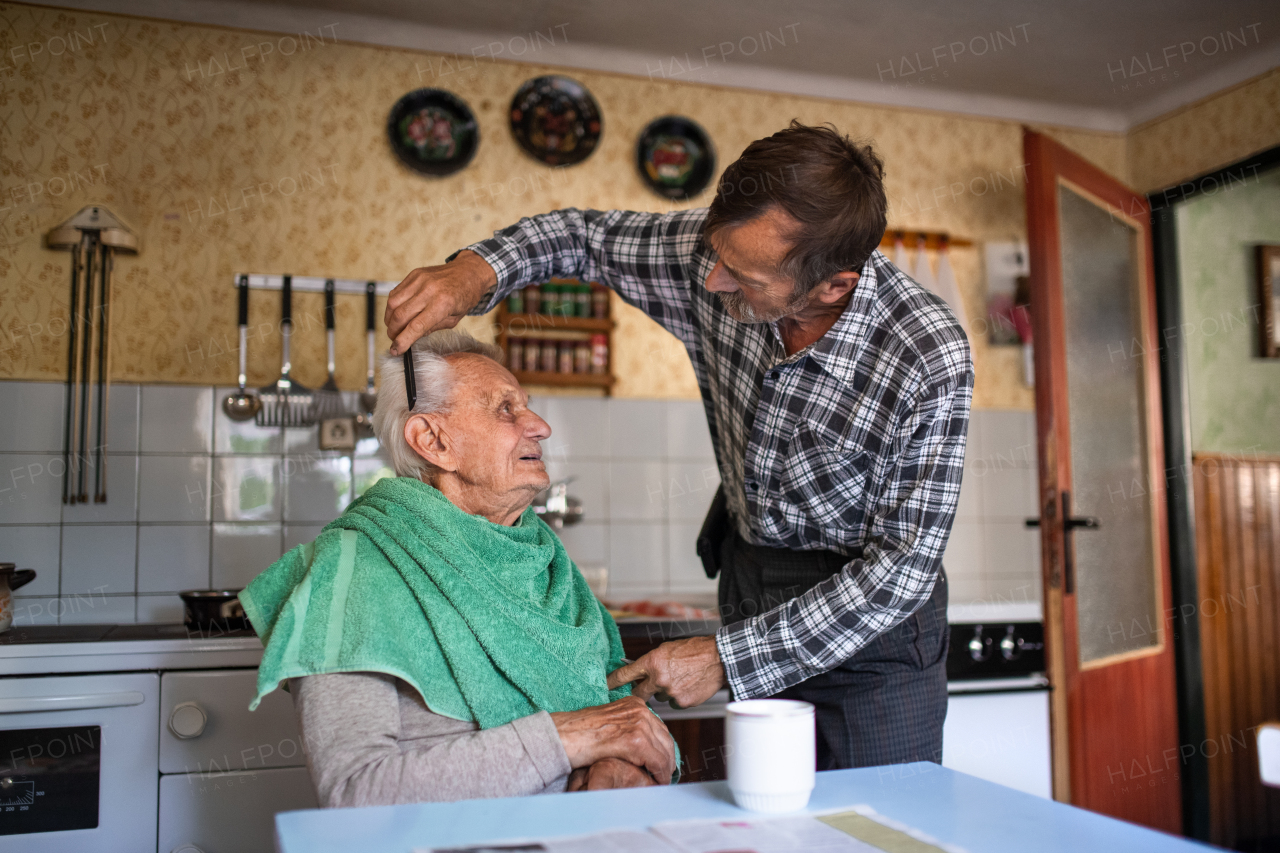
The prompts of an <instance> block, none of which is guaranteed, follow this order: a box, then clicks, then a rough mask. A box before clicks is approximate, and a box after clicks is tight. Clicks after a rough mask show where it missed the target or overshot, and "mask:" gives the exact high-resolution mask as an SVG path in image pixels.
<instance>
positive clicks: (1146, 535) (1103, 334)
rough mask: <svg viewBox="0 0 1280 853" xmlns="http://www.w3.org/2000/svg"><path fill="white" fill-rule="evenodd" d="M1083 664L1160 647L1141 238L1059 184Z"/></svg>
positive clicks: (1072, 476) (1076, 563)
mask: <svg viewBox="0 0 1280 853" xmlns="http://www.w3.org/2000/svg"><path fill="white" fill-rule="evenodd" d="M1058 210H1059V221H1060V223H1061V225H1060V228H1061V238H1062V274H1063V286H1062V301H1063V318H1064V327H1065V338H1066V349H1067V401H1068V405H1069V407H1070V413H1071V479H1072V507H1071V512H1072V515H1075V516H1094V517H1096V518H1098V519H1099V520H1100V521H1101V528H1100V529H1098V530H1088V529H1080V528H1077V529H1076V530H1075V531H1074V532H1073V533H1072V534H1071V536H1072V538H1073V540H1074V544H1075V587H1076V612H1077V614H1078V619H1079V644H1080V662H1081V663H1082V664H1085V663H1088V662H1089V661H1094V660H1098V659H1100V658H1107V657H1111V656H1112V655H1116V654H1121V653H1124V652H1133V651H1138V650H1141V649H1144V648H1148V647H1150V646H1154V645H1157V644H1158V643H1159V635H1158V633H1157V632H1158V629H1159V626H1160V617H1159V611H1158V608H1157V606H1156V601H1157V597H1156V593H1157V591H1158V589H1157V586H1156V583H1157V580H1156V578H1157V575H1156V570H1155V568H1156V567H1155V565H1154V562H1153V560H1154V554H1155V548H1154V547H1153V542H1152V527H1151V501H1150V493H1151V482H1152V480H1151V477H1150V476H1149V472H1148V470H1147V440H1146V434H1145V427H1144V420H1143V412H1144V410H1143V403H1144V401H1145V389H1144V377H1143V373H1144V361H1143V357H1142V356H1143V344H1142V341H1143V340H1144V335H1143V333H1142V315H1141V313H1140V308H1139V301H1138V299H1139V290H1138V281H1137V275H1136V272H1135V270H1136V269H1137V262H1138V261H1137V258H1136V257H1135V255H1134V253H1135V252H1136V251H1137V246H1138V242H1137V240H1136V239H1135V238H1136V232H1135V231H1134V230H1133V229H1132V228H1131V227H1130V226H1129V225H1127V224H1126V223H1125V222H1124V221H1123V220H1121V219H1119V218H1117V217H1114V216H1112V215H1111V213H1110V212H1109V211H1107V210H1106V209H1105V208H1102V207H1099V206H1098V205H1097V204H1095V203H1094V202H1092V201H1090V200H1089V199H1086V198H1084V197H1082V196H1080V195H1079V194H1077V193H1075V192H1072V191H1071V190H1070V189H1069V188H1067V187H1065V186H1059V187H1058Z"/></svg>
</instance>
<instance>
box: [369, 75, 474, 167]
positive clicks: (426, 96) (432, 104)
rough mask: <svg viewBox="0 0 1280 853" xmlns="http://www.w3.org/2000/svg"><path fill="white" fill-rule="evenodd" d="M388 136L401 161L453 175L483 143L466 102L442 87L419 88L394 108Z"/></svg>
mask: <svg viewBox="0 0 1280 853" xmlns="http://www.w3.org/2000/svg"><path fill="white" fill-rule="evenodd" d="M387 136H388V137H389V138H390V140H391V149H392V150H393V151H395V152H396V156H397V157H399V158H400V162H401V163H404V164H405V165H406V166H408V167H409V168H410V169H413V170H414V171H415V172H421V173H422V174H424V175H452V174H453V173H454V172H457V171H458V170H460V169H462V168H464V167H465V166H466V165H467V164H468V163H470V162H471V158H472V157H474V156H475V153H476V148H478V147H479V145H480V127H479V126H478V125H477V124H476V117H475V116H474V115H473V114H472V112H471V108H470V107H468V106H467V104H466V102H465V101H463V100H462V99H461V98H459V97H458V96H457V95H455V94H453V93H452V92H446V91H444V90H443V89H417V90H416V91H413V92H410V93H409V94H407V95H405V96H404V97H403V98H401V99H400V100H398V101H396V105H395V106H394V107H392V108H391V115H390V116H388V117H387Z"/></svg>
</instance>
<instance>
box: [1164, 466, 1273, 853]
mask: <svg viewBox="0 0 1280 853" xmlns="http://www.w3.org/2000/svg"><path fill="white" fill-rule="evenodd" d="M1194 469H1195V473H1196V477H1195V483H1194V490H1195V508H1196V551H1197V559H1198V572H1199V598H1200V601H1199V602H1198V603H1197V605H1196V610H1197V613H1196V618H1198V619H1199V620H1200V634H1201V642H1202V662H1203V670H1204V690H1205V724H1206V735H1207V738H1206V740H1205V741H1204V742H1203V743H1201V744H1183V745H1182V748H1183V750H1184V751H1185V750H1189V749H1192V748H1194V749H1198V750H1201V751H1202V753H1203V755H1204V756H1205V757H1206V758H1207V759H1208V764H1209V786H1210V806H1209V808H1210V820H1211V826H1212V833H1213V835H1212V840H1213V841H1214V842H1216V843H1218V844H1222V845H1224V846H1227V847H1233V848H1236V849H1241V850H1263V849H1276V848H1275V847H1272V846H1270V845H1274V844H1277V843H1278V842H1280V789H1277V788H1267V787H1265V786H1263V784H1262V783H1261V782H1260V781H1259V778H1258V756H1257V746H1256V740H1255V738H1256V733H1255V729H1256V727H1257V726H1258V725H1260V724H1261V723H1264V722H1267V721H1270V720H1280V458H1275V457H1272V458H1259V457H1256V456H1252V455H1247V454H1246V455H1239V456H1227V455H1220V454H1207V453H1206V454H1195V456H1194ZM1184 609H1185V608H1184ZM1179 618H1190V615H1189V614H1185V615H1184V614H1183V613H1181V612H1180V613H1178V614H1174V615H1173V619H1174V620H1175V626H1176V620H1178V619H1179ZM1175 630H1176V627H1175Z"/></svg>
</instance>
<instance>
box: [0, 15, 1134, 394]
mask: <svg viewBox="0 0 1280 853" xmlns="http://www.w3.org/2000/svg"><path fill="white" fill-rule="evenodd" d="M0 44H3V45H6V46H7V47H6V48H5V49H4V52H3V53H0V378H17V379H41V380H59V379H61V378H63V376H64V371H65V361H66V354H65V347H66V341H65V338H64V337H63V335H64V334H65V329H66V320H67V311H68V307H67V303H68V291H69V285H68V281H69V271H68V265H67V260H68V257H67V255H66V253H65V252H57V251H51V250H49V249H46V248H43V244H42V237H43V235H44V234H45V232H47V231H48V230H49V229H50V228H51V227H52V226H54V225H56V224H57V223H59V222H61V221H62V220H64V219H66V218H67V217H69V216H70V215H72V214H73V213H75V212H76V211H77V210H79V209H80V208H81V207H83V206H84V205H86V204H89V203H101V204H103V205H106V206H107V207H108V208H109V209H110V210H111V211H112V212H114V213H115V214H116V215H117V216H119V217H121V218H122V219H123V220H124V221H125V222H126V223H128V224H129V226H130V227H131V228H132V229H133V230H134V231H135V232H136V233H137V234H138V236H139V238H140V240H141V252H140V253H139V254H138V255H137V256H136V257H121V258H119V260H118V261H117V265H116V272H115V279H114V282H115V287H114V291H115V293H114V303H113V305H114V307H113V317H112V329H111V335H112V337H111V343H112V348H113V354H112V371H113V375H114V377H115V378H116V379H117V380H120V381H140V382H179V383H200V384H208V383H221V384H230V383H232V382H233V381H234V376H235V373H236V356H235V340H236V330H235V291H234V288H233V287H232V281H233V275H234V274H235V273H237V272H274V273H281V272H290V273H293V274H296V275H320V276H335V277H344V278H358V279H365V278H377V279H386V280H396V279H399V278H401V277H403V276H404V275H405V273H407V272H408V271H409V270H411V269H413V268H414V267H416V266H421V265H425V264H431V263H439V262H440V261H442V260H443V259H444V258H445V257H446V256H447V255H448V254H449V253H450V252H452V251H453V250H454V249H456V248H459V247H461V246H464V245H466V244H468V243H470V242H473V241H475V240H477V239H480V238H482V237H485V236H487V235H488V234H490V233H491V232H492V231H493V230H494V229H496V228H500V227H502V226H504V225H507V224H509V223H511V222H513V221H515V220H516V219H518V218H519V217H521V216H524V215H529V214H534V213H537V212H540V211H544V210H549V209H553V208H557V207H562V206H581V207H595V208H613V207H624V208H631V209H641V210H655V211H656V210H664V209H669V205H670V203H669V202H667V201H665V200H663V199H660V198H658V197H657V196H655V195H653V194H652V193H650V192H649V191H648V190H647V189H646V188H645V187H644V185H643V184H642V183H641V180H640V177H639V175H638V174H637V172H636V168H635V165H634V163H633V156H634V155H633V149H634V144H635V140H636V137H637V136H638V134H639V132H640V130H641V129H642V128H643V127H644V125H645V124H646V123H648V122H649V121H650V120H651V119H653V118H655V117H657V116H660V115H664V114H668V113H677V114H683V115H686V116H689V117H691V118H693V119H694V120H696V121H698V122H699V123H700V124H702V126H703V127H704V128H706V130H707V131H708V133H709V134H710V136H711V138H712V140H713V141H714V143H715V146H716V149H717V154H718V157H719V165H720V167H723V166H724V165H725V164H726V163H727V162H730V161H732V160H733V159H734V158H735V157H736V156H737V155H738V153H739V152H741V150H742V149H743V148H744V147H745V146H746V145H747V143H749V142H750V141H751V140H753V139H756V138H758V137H761V136H765V135H768V134H770V133H773V132H775V131H777V130H779V129H781V128H782V127H784V126H785V125H786V124H787V123H788V122H789V121H790V120H791V119H792V118H798V119H800V120H801V121H804V122H810V123H818V122H832V123H834V124H835V126H836V127H837V128H839V129H841V130H842V131H845V132H847V133H849V134H851V135H853V136H855V137H859V138H864V139H869V140H873V141H874V143H875V144H876V147H877V148H878V150H879V151H880V153H881V154H882V156H883V157H884V159H885V163H886V167H887V173H888V176H887V187H888V193H889V197H890V202H891V211H890V225H891V227H895V228H906V229H930V230H943V231H948V232H950V233H952V234H954V235H956V236H959V237H964V238H967V239H970V240H973V241H975V244H978V245H975V246H973V247H970V248H959V249H955V250H953V264H954V266H955V269H956V273H957V277H958V279H959V282H960V286H961V289H962V292H963V295H964V298H965V301H966V307H967V308H968V311H969V313H970V315H971V316H975V317H976V316H981V315H982V313H983V311H982V303H983V296H982V276H983V273H982V270H983V263H982V256H981V248H980V243H981V242H982V241H985V240H1008V239H1015V238H1020V237H1022V236H1023V235H1024V232H1025V225H1024V212H1023V205H1024V199H1023V191H1022V188H1023V185H1024V183H1025V180H1024V175H1023V166H1022V141H1021V134H1022V131H1021V126H1020V125H1019V124H1018V123H1017V122H1011V121H1000V120H994V119H981V118H973V117H964V116H957V115H951V114H946V113H938V112H927V111H921V110H909V109H895V108H888V107H879V106H868V105H863V104H855V103H847V102H836V101H831V100H824V99H819V98H802V97H796V96H790V95H781V94H772V93H764V92H749V91H741V90H732V89H720V88H716V87H715V86H711V85H705V84H700V83H688V82H675V81H671V80H648V79H643V78H636V77H627V76H622V75H613V74H605V73H597V72H586V71H577V70H574V71H570V72H568V73H569V74H570V76H572V77H574V78H576V79H578V80H580V81H581V82H582V83H584V84H585V85H586V86H587V87H588V88H589V89H590V90H591V91H592V93H593V94H594V95H595V97H596V99H597V101H598V102H599V104H600V106H601V108H602V110H603V114H604V130H603V137H602V139H601V143H600V146H599V148H598V149H597V151H596V152H595V153H594V154H593V155H592V156H591V157H590V158H589V159H588V160H586V161H585V162H584V163H582V164H580V165H577V166H571V167H566V168H563V169H550V168H548V167H546V166H543V165H541V164H539V163H536V162H534V161H533V160H531V159H530V158H529V157H527V156H526V155H524V154H523V153H522V152H521V151H520V150H519V149H518V148H517V146H516V144H515V142H514V141H513V140H512V137H511V134H510V131H509V129H508V127H507V120H506V112H507V105H508V104H509V102H510V99H511V97H512V95H513V94H514V93H515V91H516V89H517V88H518V87H519V85H520V84H521V83H522V82H523V81H524V80H526V79H528V78H530V77H532V76H535V75H537V74H543V73H548V72H552V71H555V70H556V69H553V68H549V67H545V66H538V65H533V64H523V63H510V62H500V61H499V62H485V61H478V62H468V63H456V62H449V61H446V60H448V57H443V56H439V55H433V54H429V53H425V52H416V51H409V50H401V49H388V48H382V47H375V46H368V45H363V44H357V43H349V42H346V41H343V34H342V30H341V27H338V26H336V25H329V26H328V27H325V26H318V27H317V28H316V30H314V31H311V32H307V33H293V34H280V33H262V32H252V31H246V30H235V29H228V28H219V27H213V26H196V25H189V24H181V23H172V22H164V21H155V20H147V19H141V18H133V17H127V16H121V15H106V14H98V13H91V12H80V11H75V12H72V11H64V10H58V9H52V8H46V7H36V6H27V5H22V4H13V3H6V4H0ZM424 86H434V87H440V88H444V89H448V90H449V91H452V92H454V93H455V94H457V95H458V96H459V97H461V98H463V99H464V100H465V101H467V103H469V104H470V105H471V108H472V109H473V111H474V112H475V114H476V116H477V119H478V121H479V126H480V146H479V151H478V153H477V155H476V157H475V159H474V160H473V161H472V163H471V165H470V166H468V167H467V168H466V169H465V170H463V171H462V172H460V173H457V174H455V175H452V176H449V177H446V178H426V177H422V176H420V175H417V174H414V173H412V172H409V171H408V170H406V169H405V168H404V167H402V166H401V165H400V164H399V163H398V161H397V160H396V158H395V157H394V155H393V154H392V153H391V150H390V147H389V145H388V143H387V140H386V136H385V131H384V126H385V122H386V117H387V113H388V111H389V110H390V108H391V106H392V105H393V104H394V103H395V102H396V100H397V99H398V98H399V97H400V96H401V95H403V94H405V93H406V92H409V91H411V90H413V89H416V88H419V87H424ZM1041 129H1042V130H1044V131H1045V132H1047V133H1050V134H1051V135H1053V136H1054V137H1055V138H1057V139H1059V140H1060V141H1062V142H1063V143H1064V144H1066V145H1068V146H1070V147H1071V148H1073V149H1074V150H1076V151H1078V152H1080V153H1081V154H1082V155H1083V156H1085V157H1087V158H1088V159H1090V160H1091V161H1093V162H1095V163H1097V164H1098V165H1099V166H1100V167H1101V168H1103V169H1105V170H1107V171H1108V172H1110V173H1112V174H1115V175H1117V176H1119V177H1121V178H1127V177H1128V167H1127V165H1126V140H1125V138H1124V137H1123V136H1122V135H1120V134H1109V133H1093V132H1085V131H1072V130H1063V129H1055V128H1041ZM997 176H1000V177H999V179H997ZM709 201H710V193H709V192H705V193H704V194H703V195H702V196H700V197H699V198H696V199H694V200H693V201H692V202H690V203H689V205H690V206H693V205H705V204H707V203H709ZM338 302H339V304H338V315H337V323H338V382H339V384H340V385H341V386H342V387H344V388H358V387H360V386H361V385H362V384H363V376H364V369H365V365H364V347H363V332H362V312H363V307H362V302H361V299H360V298H359V297H354V296H353V297H340V298H339V300H338ZM320 310H321V298H320V296H319V294H298V295H297V296H296V297H295V313H296V314H297V315H298V318H297V321H296V326H297V334H296V335H295V345H294V352H293V361H294V364H295V368H296V374H297V375H298V376H299V378H300V379H301V380H302V381H303V382H304V383H306V384H309V385H319V384H320V383H321V382H322V381H323V377H324V335H323V327H322V323H321V322H320V317H321V314H320ZM277 312H278V298H275V296H274V294H268V293H254V295H253V298H252V300H251V318H250V322H251V324H252V327H253V329H254V333H253V334H251V338H250V344H249V373H250V381H251V382H252V383H254V384H262V383H265V382H267V381H268V380H269V379H270V378H272V377H273V376H274V375H275V374H276V373H277V372H278V365H279V338H278V334H277V333H276V331H275V326H274V321H275V319H276V317H277ZM617 313H618V319H619V330H618V335H617V340H616V351H615V353H614V359H615V365H616V372H617V375H618V384H617V386H616V388H615V392H616V393H617V394H618V395H619V396H626V397H693V396H696V393H697V391H696V387H695V385H694V382H693V373H692V369H691V368H690V366H689V364H688V359H687V358H686V357H685V355H684V353H683V351H682V349H681V348H680V346H679V344H678V343H677V342H676V341H675V339H674V338H672V337H671V336H670V335H668V334H667V333H666V332H665V331H663V330H662V329H661V328H659V327H658V326H656V325H655V324H653V323H652V322H650V321H649V320H647V319H646V318H644V317H643V316H641V315H639V314H638V313H637V312H635V311H634V310H632V309H630V308H627V307H626V306H619V310H618V312H617ZM468 325H469V327H470V328H472V329H473V330H476V331H478V333H481V334H483V333H486V332H487V329H486V323H485V321H483V320H471V321H468ZM379 331H380V332H381V329H380V330H379ZM974 359H975V366H976V371H977V384H976V388H975V398H974V399H975V405H976V406H978V407H981V408H1011V409H1024V410H1030V409H1031V408H1033V406H1034V401H1033V398H1032V393H1031V390H1030V389H1028V388H1026V387H1024V386H1023V384H1022V379H1021V361H1020V353H1019V352H1018V351H1017V349H1016V348H1001V347H989V346H987V345H986V343H985V341H984V340H976V341H975V342H974Z"/></svg>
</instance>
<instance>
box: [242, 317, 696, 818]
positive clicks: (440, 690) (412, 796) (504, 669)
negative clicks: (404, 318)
mask: <svg viewBox="0 0 1280 853" xmlns="http://www.w3.org/2000/svg"><path fill="white" fill-rule="evenodd" d="M410 357H411V358H412V361H413V364H414V369H413V370H412V372H411V373H410V374H409V377H411V378H412V379H413V381H412V382H410V383H406V374H405V371H404V367H403V363H404V362H403V361H402V360H401V359H400V358H398V357H397V358H392V357H387V358H386V359H385V360H384V361H383V363H382V385H381V388H380V390H379V392H378V406H377V411H376V412H375V413H374V428H375V430H376V432H377V434H378V439H379V441H380V442H381V443H382V446H383V448H384V450H385V451H386V453H387V455H388V456H389V458H390V461H391V463H392V464H393V466H394V468H395V471H396V475H397V476H396V477H388V478H385V479H383V480H380V481H378V482H377V483H375V484H374V485H373V486H371V487H370V488H369V489H368V491H366V492H365V493H364V495H362V496H361V497H360V498H359V499H357V500H356V501H354V502H353V503H352V504H351V506H350V507H348V508H347V510H346V512H344V513H343V514H342V516H341V517H340V518H338V519H337V520H336V521H334V522H333V523H331V524H329V525H328V526H327V527H326V528H325V529H324V531H323V532H322V533H321V534H320V536H319V538H317V539H316V540H315V541H314V542H312V543H310V544H308V545H302V546H299V547H297V548H294V549H293V550H292V551H290V552H289V553H288V554H286V555H285V556H284V557H282V558H281V559H280V560H279V561H278V562H276V563H275V564H274V565H272V566H271V567H270V568H269V569H267V570H266V571H265V572H263V573H262V574H261V575H259V576H258V577H257V578H255V579H254V580H253V582H252V583H250V584H249V586H248V588H246V589H245V591H244V592H243V593H242V594H241V596H240V600H241V602H242V603H243V604H244V608H245V612H246V613H247V614H248V616H249V618H250V620H251V621H252V622H253V626H254V628H255V629H256V630H257V632H258V635H259V636H260V637H261V638H262V641H263V643H264V644H265V645H266V651H265V653H264V654H263V658H262V664H261V667H260V668H259V670H258V695H257V697H256V698H255V699H254V702H253V706H256V705H257V703H258V702H259V701H260V700H261V698H262V697H263V696H264V695H266V694H267V693H270V692H271V691H272V690H274V689H276V687H278V686H280V684H281V682H284V681H287V682H288V689H289V691H290V692H291V693H292V695H293V698H294V705H295V707H296V710H297V714H298V719H299V721H300V724H301V727H302V735H303V746H304V749H305V752H306V756H307V766H308V768H309V769H310V772H311V779H312V781H313V783H314V784H315V786H316V790H317V793H318V797H319V801H320V803H321V805H323V806H364V805H375V804H392V803H406V802H418V801H425V800H436V801H441V800H459V799H469V798H475V797H506V796H519V795H524V794H536V793H542V792H555V791H564V790H578V789H581V788H612V787H632V786H639V785H652V784H655V781H660V782H662V783H667V782H668V781H669V780H670V779H671V777H672V775H673V772H674V769H675V765H676V757H675V753H674V744H673V742H672V740H671V736H670V734H669V733H668V732H667V730H666V727H665V726H663V724H662V722H661V721H660V720H659V719H658V718H657V717H656V716H655V715H654V714H653V713H652V712H651V711H650V710H649V709H648V707H647V706H646V705H645V704H644V703H643V702H642V701H641V700H639V699H637V698H635V697H632V696H629V695H628V694H629V687H623V688H619V689H614V690H609V689H608V687H607V684H606V676H607V674H608V673H609V672H610V671H611V670H613V669H615V668H617V667H618V666H619V665H620V664H621V662H622V644H621V641H620V640H619V637H618V629H617V626H616V625H615V624H614V622H613V619H612V618H610V616H609V614H608V612H607V611H606V610H605V609H604V607H603V606H602V605H601V604H600V603H599V602H598V601H597V600H596V598H595V596H593V595H592V593H591V590H590V589H589V588H588V587H587V584H586V581H585V580H584V579H583V577H582V575H581V574H580V573H579V572H578V570H577V568H576V567H575V566H574V564H573V562H572V561H571V560H570V559H569V557H568V555H566V554H565V551H564V547H563V546H562V545H561V543H560V540H559V539H558V538H557V537H556V535H555V533H553V532H552V530H551V528H549V527H548V526H547V525H546V524H545V523H544V522H543V521H542V520H541V519H539V518H538V516H537V514H536V513H534V511H533V510H532V509H531V507H530V505H531V503H532V502H533V499H534V497H535V496H536V495H537V494H538V493H539V492H540V491H541V490H542V489H544V488H546V486H547V485H548V477H547V472H546V468H545V467H544V465H543V463H542V450H541V447H540V445H539V442H540V441H542V440H543V439H545V438H547V437H548V436H549V435H550V434H551V429H550V428H549V427H548V426H547V424H546V422H545V421H543V420H542V418H540V417H538V416H537V415H536V414H534V413H533V412H532V411H530V410H529V407H528V396H527V395H526V394H525V393H524V391H523V390H522V389H521V388H520V385H519V384H518V383H517V382H516V380H515V377H513V376H512V375H511V374H510V373H509V372H507V370H506V369H505V368H504V367H503V366H502V364H501V362H500V357H501V353H500V351H499V350H498V349H497V348H496V347H494V346H491V345H488V344H482V343H480V342H479V341H476V340H475V339H474V338H472V337H470V336H469V335H466V334H463V333H461V332H455V331H445V332H436V333H435V334H432V335H430V336H427V337H425V338H422V339H421V340H419V341H418V342H417V343H416V344H415V345H414V346H413V349H412V350H411V351H410ZM415 391H416V400H413V399H411V398H412V397H413V396H414V394H415Z"/></svg>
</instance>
